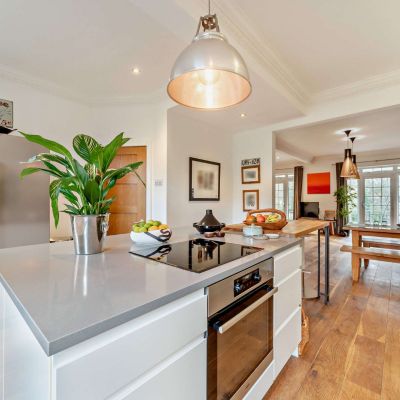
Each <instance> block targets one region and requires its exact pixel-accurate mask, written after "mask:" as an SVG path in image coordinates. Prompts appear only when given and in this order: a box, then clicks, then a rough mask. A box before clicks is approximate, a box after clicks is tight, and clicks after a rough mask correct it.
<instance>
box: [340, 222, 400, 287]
mask: <svg viewBox="0 0 400 400" xmlns="http://www.w3.org/2000/svg"><path fill="white" fill-rule="evenodd" d="M343 229H344V230H349V231H351V240H352V247H353V248H359V247H362V245H363V240H365V238H366V237H368V238H373V237H378V238H388V239H399V240H400V226H399V225H368V224H347V225H345V226H344V227H343ZM363 238H364V239H363ZM380 247H384V246H380ZM388 247H389V248H390V245H389V246H388ZM384 256H385V255H384V254H382V257H384ZM386 256H387V254H386ZM352 257H354V256H352ZM361 259H362V257H358V259H353V258H352V264H353V263H354V262H355V263H356V264H358V274H357V275H359V269H360V267H361ZM386 261H391V259H390V255H389V256H387V257H386ZM365 266H366V267H367V266H368V264H366V265H365ZM353 269H354V266H353ZM353 279H355V278H354V276H353ZM357 280H358V278H357V277H356V279H355V281H357Z"/></svg>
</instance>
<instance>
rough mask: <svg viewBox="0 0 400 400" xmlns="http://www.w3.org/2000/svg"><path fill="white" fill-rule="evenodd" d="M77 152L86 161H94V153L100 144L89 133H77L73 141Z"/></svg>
mask: <svg viewBox="0 0 400 400" xmlns="http://www.w3.org/2000/svg"><path fill="white" fill-rule="evenodd" d="M72 145H73V147H74V150H75V151H76V153H77V154H78V155H79V156H80V157H81V158H82V159H83V160H85V161H86V162H88V163H93V154H94V152H95V151H97V150H98V149H99V148H101V146H100V144H99V143H98V142H97V141H96V140H95V139H93V138H92V137H91V136H88V135H77V136H75V137H74V139H73V141H72Z"/></svg>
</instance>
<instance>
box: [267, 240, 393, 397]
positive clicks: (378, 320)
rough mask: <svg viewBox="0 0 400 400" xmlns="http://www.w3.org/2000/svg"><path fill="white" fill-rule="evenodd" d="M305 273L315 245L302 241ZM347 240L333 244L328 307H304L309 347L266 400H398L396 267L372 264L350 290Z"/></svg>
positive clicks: (310, 304) (312, 261)
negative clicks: (305, 265) (305, 266)
mask: <svg viewBox="0 0 400 400" xmlns="http://www.w3.org/2000/svg"><path fill="white" fill-rule="evenodd" d="M306 242H307V243H306V263H307V268H310V269H313V268H315V266H316V239H315V237H309V238H306ZM344 243H350V242H349V240H348V239H340V238H335V239H333V240H331V302H330V304H329V305H328V306H324V304H323V300H322V298H321V299H320V300H308V301H304V302H303V304H304V307H305V310H306V312H307V314H308V315H309V317H310V342H309V343H308V345H307V348H306V350H305V352H304V355H303V356H302V357H300V358H294V357H292V358H291V359H290V360H289V362H288V364H287V365H286V367H285V368H284V369H283V370H282V372H281V374H280V375H279V377H278V379H277V380H276V382H275V383H274V385H273V386H272V388H271V389H270V391H269V392H268V394H267V396H266V397H265V399H264V400H267V399H268V400H277V399H279V400H292V399H294V400H296V399H306V400H314V399H315V400H325V399H326V400H328V399H340V400H347V399H360V400H369V399H373V400H389V399H390V400H395V399H396V400H399V399H400V264H390V263H382V262H377V261H371V262H370V266H369V268H368V269H367V270H364V268H362V276H361V278H360V282H359V283H357V284H354V285H353V284H352V279H351V263H350V255H349V254H348V253H341V252H340V251H339V248H340V246H341V245H342V244H344Z"/></svg>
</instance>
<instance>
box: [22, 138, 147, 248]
mask: <svg viewBox="0 0 400 400" xmlns="http://www.w3.org/2000/svg"><path fill="white" fill-rule="evenodd" d="M20 133H21V134H22V135H23V136H24V137H25V138H26V139H27V140H29V141H30V142H33V143H37V144H39V145H41V146H43V147H45V148H46V149H48V150H50V152H49V153H40V154H38V155H36V156H34V157H32V158H31V159H30V160H29V161H28V162H29V163H32V162H40V163H41V164H42V165H41V166H34V167H33V166H31V167H28V168H25V169H23V170H22V171H21V178H23V177H25V176H27V175H31V174H34V173H36V172H43V173H46V174H49V175H50V176H52V177H53V179H52V181H51V183H50V187H49V195H50V204H51V208H52V212H53V216H54V222H55V225H56V226H57V225H58V222H59V217H60V215H59V208H58V198H59V196H60V195H63V196H64V198H65V200H66V204H65V207H66V208H65V210H62V211H63V212H65V213H67V214H69V215H70V218H71V225H72V234H73V238H74V245H75V252H76V254H95V253H100V252H102V251H103V243H104V239H105V237H106V235H107V230H108V221H109V209H110V206H111V204H112V202H113V201H114V200H115V197H110V196H109V191H110V189H111V188H112V187H113V186H114V185H115V183H116V182H117V180H118V179H121V178H123V177H124V176H125V175H127V174H129V173H131V172H133V173H135V174H136V175H137V176H138V178H139V180H140V181H141V182H142V183H143V184H144V182H143V181H142V179H141V178H140V176H139V175H138V174H137V171H136V170H137V168H138V167H139V166H140V165H141V164H142V162H136V163H133V164H128V165H125V166H124V167H122V168H117V169H114V168H110V165H111V163H112V161H113V159H114V158H115V156H116V155H117V151H118V149H119V148H121V147H122V146H123V145H124V144H125V143H126V142H127V141H128V140H129V138H126V137H124V134H123V133H120V134H119V135H117V136H116V137H115V138H114V139H113V140H112V141H111V142H110V143H108V144H107V145H105V146H102V145H101V144H100V143H98V142H97V141H96V140H95V139H94V138H92V137H90V136H87V135H77V136H75V137H74V139H73V141H72V145H73V148H74V150H75V152H76V153H77V154H78V156H79V157H80V158H81V159H82V160H83V161H84V164H81V163H80V161H78V160H77V159H76V158H74V157H73V156H72V154H71V152H70V151H69V150H68V149H67V148H66V147H64V146H63V145H61V144H59V143H57V142H55V141H52V140H49V139H45V138H43V137H42V136H39V135H28V134H26V133H23V132H20ZM144 185H145V184H144Z"/></svg>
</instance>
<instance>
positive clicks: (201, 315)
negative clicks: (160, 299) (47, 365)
mask: <svg viewBox="0 0 400 400" xmlns="http://www.w3.org/2000/svg"><path fill="white" fill-rule="evenodd" d="M196 293H197V294H196ZM196 293H195V294H192V295H189V296H186V297H184V298H183V299H180V300H177V301H175V302H173V303H171V304H169V305H167V306H164V307H161V308H160V309H158V310H156V311H154V312H150V313H148V314H146V315H144V316H143V317H139V318H137V319H136V320H134V321H132V324H131V323H128V324H127V326H128V328H129V329H128V330H127V332H124V334H123V335H122V336H121V335H120V336H117V337H113V333H112V332H113V331H110V332H107V334H105V335H100V336H99V338H100V339H99V338H94V339H96V340H94V341H92V342H89V341H88V342H89V343H85V342H84V343H82V344H81V345H78V346H75V347H76V349H74V350H73V351H71V352H70V353H71V354H72V355H73V356H72V357H70V358H71V359H69V357H67V356H65V355H61V356H59V355H56V356H55V357H54V360H55V363H54V365H55V386H56V391H57V400H100V399H105V398H108V397H109V396H111V395H112V394H113V393H115V392H117V391H118V390H120V389H121V388H123V387H125V386H126V385H130V384H132V382H134V381H135V380H136V379H138V377H139V376H140V375H143V374H145V373H146V372H147V371H149V370H150V369H152V368H153V367H154V366H156V365H157V364H159V363H160V362H162V361H163V360H165V359H167V358H168V357H170V356H171V355H172V354H174V353H176V352H178V351H180V349H182V348H183V347H184V346H186V345H187V344H188V343H191V342H192V341H193V340H195V339H196V338H198V337H199V336H201V335H202V334H203V333H204V332H205V331H206V330H207V297H206V296H205V295H204V292H203V291H200V292H196ZM115 329H116V331H117V332H119V330H118V328H115ZM93 342H94V343H95V344H93ZM192 373H193V371H192ZM193 375H195V374H193ZM177 379H178V377H176V380H177ZM193 379H195V377H194V376H193V377H192V378H191V379H190V380H189V381H190V382H191V381H192V380H193ZM179 381H180V379H179ZM171 384H172V383H171Z"/></svg>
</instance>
